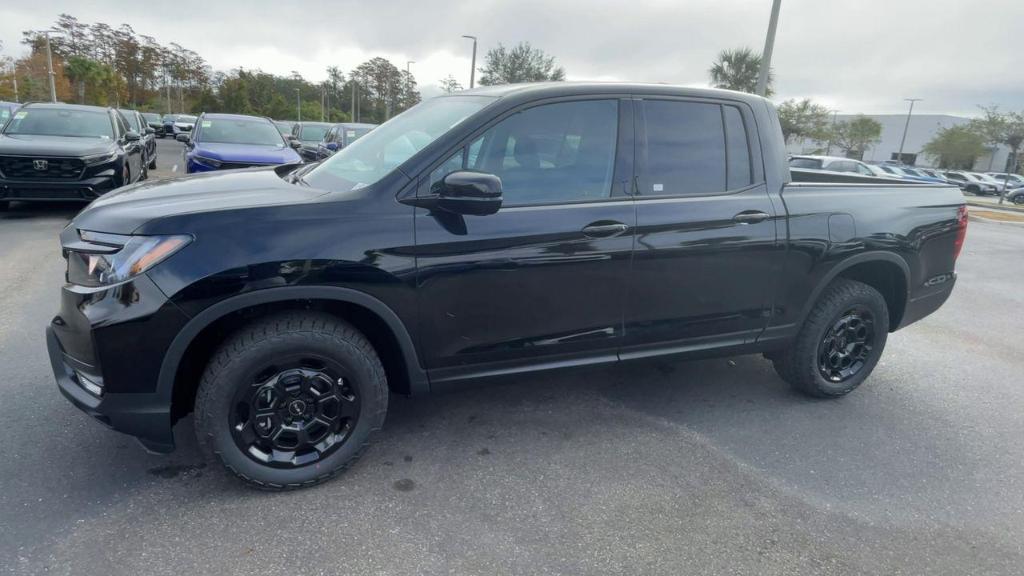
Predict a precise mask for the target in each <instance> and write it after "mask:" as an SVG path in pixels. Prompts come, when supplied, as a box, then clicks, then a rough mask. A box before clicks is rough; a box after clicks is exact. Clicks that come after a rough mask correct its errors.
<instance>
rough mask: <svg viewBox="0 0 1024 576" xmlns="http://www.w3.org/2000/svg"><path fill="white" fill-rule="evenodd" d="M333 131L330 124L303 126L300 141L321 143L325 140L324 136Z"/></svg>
mask: <svg viewBox="0 0 1024 576" xmlns="http://www.w3.org/2000/svg"><path fill="white" fill-rule="evenodd" d="M330 129H331V125H330V124H303V125H302V133H301V134H300V135H299V140H302V141H303V142H319V141H321V140H323V139H324V134H327V131H328V130H330Z"/></svg>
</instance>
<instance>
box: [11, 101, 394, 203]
mask: <svg viewBox="0 0 1024 576" xmlns="http://www.w3.org/2000/svg"><path fill="white" fill-rule="evenodd" d="M374 127H375V125H373V124H361V123H337V124H335V123H324V122H274V121H271V120H270V119H268V118H260V117H256V116H248V115H241V114H212V113H202V114H200V115H199V116H193V115H187V114H166V115H163V116H161V115H159V114H155V113H150V112H145V113H144V112H139V111H137V110H130V109H124V108H120V109H114V108H104V107H99V106H86V105H77V104H64V103H41V102H33V103H27V104H16V103H10V102H0V129H2V130H0V210H3V209H6V208H7V207H8V205H9V203H10V202H11V201H12V200H15V201H54V200H58V201H59V200H82V201H86V202H89V201H92V200H94V199H96V198H98V197H99V196H101V195H103V194H105V193H107V192H109V191H111V190H114V189H116V188H119V187H121V186H125V185H127V184H132V183H135V182H139V181H141V180H145V179H147V178H148V176H149V170H152V169H155V168H156V167H157V162H158V158H157V145H156V139H157V138H167V137H170V138H175V139H176V140H178V141H180V142H182V143H183V144H184V152H183V160H184V162H183V170H184V172H186V173H189V174H191V173H195V172H206V171H211V170H225V169H234V168H249V167H256V166H273V165H280V164H300V163H302V162H318V161H320V160H323V159H326V158H328V157H330V156H331V155H332V154H334V153H335V152H336V151H338V150H340V149H341V148H344V147H345V146H347V145H349V144H351V143H352V142H354V141H355V140H356V139H358V138H359V137H361V136H363V135H364V134H366V133H367V132H369V131H370V130H372V129H373V128H374Z"/></svg>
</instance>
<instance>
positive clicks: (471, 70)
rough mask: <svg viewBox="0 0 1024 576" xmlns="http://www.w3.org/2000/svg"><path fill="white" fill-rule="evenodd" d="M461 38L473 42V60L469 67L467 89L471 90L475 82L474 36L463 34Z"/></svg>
mask: <svg viewBox="0 0 1024 576" xmlns="http://www.w3.org/2000/svg"><path fill="white" fill-rule="evenodd" d="M462 37H463V38H469V39H470V40H472V41H473V60H472V62H471V63H470V65H469V87H470V88H473V84H474V81H475V80H476V36H470V35H469V34H463V35H462Z"/></svg>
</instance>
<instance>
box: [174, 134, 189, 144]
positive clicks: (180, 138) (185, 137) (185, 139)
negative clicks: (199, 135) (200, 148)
mask: <svg viewBox="0 0 1024 576" xmlns="http://www.w3.org/2000/svg"><path fill="white" fill-rule="evenodd" d="M174 139H175V140H177V141H178V142H182V143H184V144H188V141H189V140H191V138H190V137H189V135H188V134H178V135H177V136H175V137H174Z"/></svg>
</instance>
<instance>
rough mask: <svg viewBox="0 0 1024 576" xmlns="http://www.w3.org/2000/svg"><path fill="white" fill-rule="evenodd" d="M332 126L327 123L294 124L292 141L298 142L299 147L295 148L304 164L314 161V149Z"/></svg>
mask: <svg viewBox="0 0 1024 576" xmlns="http://www.w3.org/2000/svg"><path fill="white" fill-rule="evenodd" d="M331 126H332V124H329V123H327V122H296V123H295V125H294V126H292V138H291V139H292V140H298V141H299V143H300V144H301V146H300V147H299V148H297V150H298V151H299V156H302V159H303V160H305V161H306V162H315V161H316V149H317V146H319V145H320V142H322V141H323V139H324V136H325V135H326V134H327V131H328V130H330V129H331Z"/></svg>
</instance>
